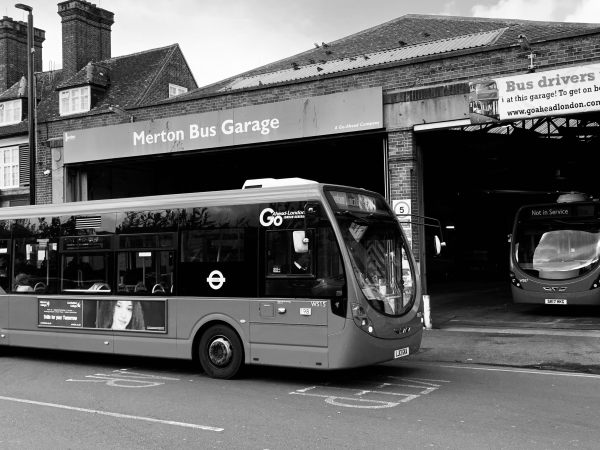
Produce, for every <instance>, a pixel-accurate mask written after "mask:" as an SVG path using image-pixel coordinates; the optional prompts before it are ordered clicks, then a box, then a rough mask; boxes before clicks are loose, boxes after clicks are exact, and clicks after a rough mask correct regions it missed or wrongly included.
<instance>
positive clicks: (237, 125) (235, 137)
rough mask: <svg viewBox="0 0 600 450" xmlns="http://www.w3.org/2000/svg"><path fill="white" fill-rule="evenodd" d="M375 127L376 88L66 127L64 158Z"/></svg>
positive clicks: (378, 114)
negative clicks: (119, 123)
mask: <svg viewBox="0 0 600 450" xmlns="http://www.w3.org/2000/svg"><path fill="white" fill-rule="evenodd" d="M380 128H383V101H382V89H381V87H379V88H368V89H359V90H355V91H349V92H342V93H337V94H330V95H322V96H317V97H309V98H300V99H293V100H286V101H282V102H277V103H268V104H262V105H256V106H247V107H240V108H233V109H226V110H222V111H211V112H206V113H199V114H189V115H185V116H176V117H170V118H166V119H156V120H149V121H144V122H133V123H127V124H121V125H115V126H110V127H101V128H89V129H84V130H76V131H67V132H65V133H64V136H63V142H64V160H65V163H66V164H69V163H79V162H85V161H97V160H104V159H114V158H126V157H134V156H144V155H154V154H160V153H172V152H184V151H188V150H198V149H205V148H216V147H225V146H232V145H242V144H259V143H265V142H272V141H280V140H284V139H297V138H304V137H312V136H323V135H329V134H338V133H348V132H354V131H364V130H373V129H380Z"/></svg>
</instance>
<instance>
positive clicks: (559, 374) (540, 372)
mask: <svg viewBox="0 0 600 450" xmlns="http://www.w3.org/2000/svg"><path fill="white" fill-rule="evenodd" d="M431 365H434V366H436V367H445V368H451V369H467V370H487V371H491V372H512V373H528V374H532V375H553V376H556V377H576V378H596V379H600V375H594V374H589V373H571V372H554V371H551V370H527V369H502V368H499V367H473V366H455V365H445V364H431Z"/></svg>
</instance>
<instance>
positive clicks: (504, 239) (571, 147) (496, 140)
mask: <svg viewBox="0 0 600 450" xmlns="http://www.w3.org/2000/svg"><path fill="white" fill-rule="evenodd" d="M599 124H600V116H599V115H598V114H586V115H581V116H569V117H546V118H541V119H528V120H521V121H517V122H513V123H502V124H499V123H494V124H484V125H476V126H467V127H462V128H457V129H447V130H437V131H429V132H424V133H420V134H418V135H417V145H418V147H419V151H420V154H421V158H422V162H423V174H424V175H423V177H424V178H423V183H424V205H425V215H427V216H431V217H435V218H439V219H440V221H441V222H442V225H443V227H444V230H443V231H444V239H445V241H446V242H447V247H446V248H445V249H444V250H443V252H442V255H441V256H440V257H436V258H434V257H433V256H431V255H427V257H426V268H427V280H428V288H429V291H430V292H431V294H432V296H433V295H434V294H436V293H437V294H441V293H449V292H452V293H454V295H455V297H454V298H455V300H454V301H455V303H452V304H451V305H449V306H448V308H449V309H452V308H457V309H456V310H459V306H460V305H458V304H457V302H460V301H465V302H467V303H468V302H469V301H471V302H472V303H471V304H470V306H469V305H467V306H468V307H472V308H481V305H482V304H481V300H482V299H483V298H490V297H492V296H493V297H495V298H496V300H497V302H498V304H496V305H495V306H496V307H497V308H498V314H500V312H501V311H507V306H506V304H505V303H512V302H511V299H510V289H509V281H508V271H509V269H508V267H509V243H508V236H509V234H510V233H511V231H512V222H513V218H514V215H515V213H516V211H517V209H518V208H519V207H520V206H522V205H524V204H531V203H541V202H548V203H551V202H554V201H556V199H557V198H558V195H559V194H560V193H561V192H572V191H576V192H582V193H586V194H589V195H592V196H593V197H594V198H598V197H599V194H600V186H599V185H598V183H597V174H596V171H597V168H598V167H600V152H599V151H598V148H599V145H598V144H599V139H600V126H599ZM482 290H483V291H482ZM482 292H484V293H483V294H482ZM461 299H462V300H461ZM469 299H470V300H469ZM500 305H503V307H500ZM583 309H585V308H583ZM588 312H589V311H588ZM449 315H450V316H452V313H451V312H449ZM454 316H455V314H454Z"/></svg>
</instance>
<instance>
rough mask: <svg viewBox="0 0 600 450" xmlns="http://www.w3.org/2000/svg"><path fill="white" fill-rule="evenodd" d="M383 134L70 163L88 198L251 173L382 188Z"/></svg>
mask: <svg viewBox="0 0 600 450" xmlns="http://www.w3.org/2000/svg"><path fill="white" fill-rule="evenodd" d="M383 145H384V135H383V134H382V133H368V134H356V135H351V136H344V137H335V138H321V139H312V140H302V141H294V142H287V143H276V144H270V145H264V146H251V147H250V146H249V147H235V148H227V149H219V150H215V151H202V152H196V153H192V154H189V153H188V154H185V155H183V154H175V153H174V154H168V155H165V154H161V155H157V156H154V157H145V158H144V159H132V158H129V159H123V160H114V161H110V162H97V163H87V164H85V166H83V165H82V166H73V167H70V168H69V172H70V173H77V172H78V171H80V172H85V173H86V174H87V191H88V199H89V200H98V199H106V198H121V197H134V196H147V195H160V194H177V193H182V192H199V191H210V190H223V189H239V188H241V187H242V185H243V184H244V181H245V180H247V179H252V178H269V177H272V178H286V177H300V178H307V179H311V180H315V181H319V182H324V183H334V184H345V185H350V186H356V187H362V188H365V189H370V190H374V191H376V192H379V193H381V194H384V192H385V182H384V179H385V178H384V173H385V164H384V147H383Z"/></svg>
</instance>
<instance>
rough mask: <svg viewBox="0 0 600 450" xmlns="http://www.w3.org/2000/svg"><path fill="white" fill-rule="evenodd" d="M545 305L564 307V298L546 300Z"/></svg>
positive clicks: (565, 300) (565, 302)
mask: <svg viewBox="0 0 600 450" xmlns="http://www.w3.org/2000/svg"><path fill="white" fill-rule="evenodd" d="M545 302H546V305H566V304H567V299H566V298H547V299H545Z"/></svg>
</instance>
